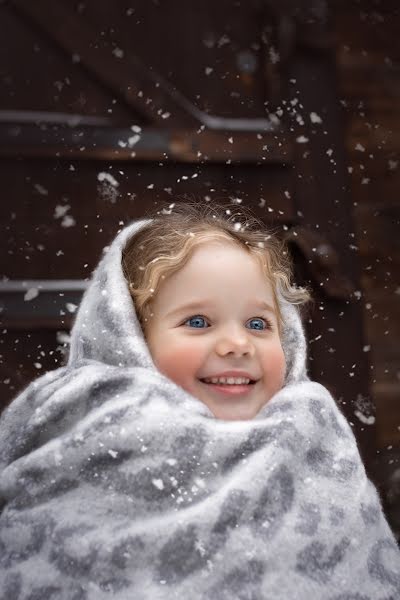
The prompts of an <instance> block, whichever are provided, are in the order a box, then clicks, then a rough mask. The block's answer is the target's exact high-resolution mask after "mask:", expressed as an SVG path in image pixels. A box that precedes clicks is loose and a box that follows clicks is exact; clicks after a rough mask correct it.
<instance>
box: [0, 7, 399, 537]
mask: <svg viewBox="0 0 400 600" xmlns="http://www.w3.org/2000/svg"><path fill="white" fill-rule="evenodd" d="M397 4H398V3H397V2H395V1H389V0H388V1H377V0H376V1H372V0H362V1H358V2H357V1H354V0H350V1H349V0H347V1H336V2H328V1H323V0H319V1H316V0H312V1H307V2H306V1H304V2H295V1H290V0H284V1H280V2H272V1H271V2H268V1H266V0H263V1H261V0H247V1H246V2H245V1H244V0H243V1H232V0H220V1H219V2H212V1H211V0H202V1H201V2H200V1H194V0H192V1H186V2H183V1H178V0H170V1H168V2H162V1H161V0H160V1H156V0H134V1H133V0H132V1H131V2H128V1H124V0H118V1H116V0H113V1H111V0H108V1H107V0H103V1H102V0H86V1H82V2H75V1H70V0H35V2H31V1H30V0H8V1H3V2H0V39H1V40H2V43H1V48H0V177H1V183H2V187H1V189H2V198H1V205H0V206H1V208H0V210H1V223H0V240H1V242H0V243H1V252H0V260H1V265H0V278H1V280H0V318H1V323H0V344H1V345H0V360H1V365H0V367H1V372H0V393H1V407H4V406H6V404H7V403H8V402H9V401H10V400H11V399H12V398H13V397H14V396H15V395H16V394H17V393H18V392H19V391H20V390H21V389H23V388H24V387H25V386H26V385H27V384H28V383H29V382H30V381H32V380H33V379H34V378H36V377H38V376H40V375H41V374H43V373H44V372H46V371H47V370H50V369H54V368H56V367H58V366H60V365H62V364H63V363H64V362H65V359H66V357H67V354H68V332H69V329H70V327H71V324H72V322H73V318H74V314H75V311H76V307H77V306H78V304H79V301H80V298H81V294H82V291H83V290H84V288H85V285H86V281H87V278H88V277H89V276H90V273H91V271H92V269H93V268H94V267H95V266H96V264H97V262H98V260H99V258H100V256H101V253H102V249H103V248H104V247H105V246H107V244H108V243H109V242H110V241H111V240H112V239H113V237H114V236H115V234H116V232H117V231H118V229H119V228H120V227H121V226H123V225H124V224H127V223H128V222H129V221H130V220H132V219H136V218H138V217H141V216H143V215H144V214H145V212H146V211H147V210H150V209H152V208H153V207H154V206H157V203H160V202H163V203H165V202H166V201H168V202H170V203H171V205H173V204H174V203H177V202H179V201H182V200H183V199H185V198H190V199H191V200H193V199H197V200H198V201H199V202H208V203H212V202H213V201H218V202H220V203H221V202H222V203H225V202H226V203H232V202H234V203H236V204H237V205H238V207H240V205H243V206H250V207H251V208H252V209H253V211H254V213H255V214H256V215H257V216H258V217H259V218H261V219H262V220H263V221H264V222H265V224H266V225H272V226H273V227H274V228H275V229H276V230H277V231H278V232H279V235H281V236H282V237H285V238H286V239H287V240H288V242H289V244H290V248H291V252H292V253H293V258H294V260H295V265H296V279H297V281H298V283H300V284H301V283H307V284H308V285H310V286H311V287H312V289H313V295H314V298H315V303H314V306H313V307H312V309H310V311H309V313H308V314H307V315H306V317H305V321H306V327H307V336H308V339H309V348H310V359H309V370H310V375H311V376H312V378H313V379H316V380H318V381H320V382H321V383H323V384H324V385H326V386H327V387H328V388H329V389H330V390H331V391H332V393H333V394H334V396H335V398H336V400H337V402H338V404H339V405H340V407H341V409H342V410H343V412H344V413H345V414H346V416H347V418H348V420H349V421H350V423H351V425H352V427H353V430H354V433H355V435H356V437H357V440H358V442H359V447H360V451H361V453H362V456H363V459H364V462H365V465H366V468H367V471H368V474H369V475H370V477H371V478H372V480H373V481H374V483H375V484H376V485H377V486H378V488H379V491H380V494H381V497H382V500H383V502H384V509H385V511H386V514H387V516H388V519H389V522H390V524H391V526H392V528H393V530H394V532H395V534H396V536H397V538H398V539H400V460H399V459H400V400H399V391H400V369H399V356H400V348H399V343H398V340H399V337H400V335H399V334H400V321H399V318H398V315H399V314H400V311H399V298H400V277H399V275H400V267H399V263H400V252H399V245H400V243H399V233H400V228H399V218H400V211H399V205H400V201H399V190H400V175H399V148H400V135H399V127H398V123H399V118H400V43H399V31H400V9H399V8H398V7H397Z"/></svg>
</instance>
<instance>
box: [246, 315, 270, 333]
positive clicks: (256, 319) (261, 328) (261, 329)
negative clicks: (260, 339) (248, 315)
mask: <svg viewBox="0 0 400 600" xmlns="http://www.w3.org/2000/svg"><path fill="white" fill-rule="evenodd" d="M250 321H256V322H257V321H258V322H259V323H260V322H261V321H264V323H265V324H266V326H267V327H266V329H267V328H268V323H267V321H265V320H264V319H260V318H259V317H256V318H254V319H250ZM256 329H258V330H259V331H263V330H264V327H263V326H262V325H261V327H256Z"/></svg>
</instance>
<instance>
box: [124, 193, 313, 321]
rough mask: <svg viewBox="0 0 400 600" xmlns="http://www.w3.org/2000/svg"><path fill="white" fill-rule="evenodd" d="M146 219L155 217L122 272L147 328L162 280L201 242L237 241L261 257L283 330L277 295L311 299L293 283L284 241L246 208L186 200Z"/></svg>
mask: <svg viewBox="0 0 400 600" xmlns="http://www.w3.org/2000/svg"><path fill="white" fill-rule="evenodd" d="M233 211H236V212H233ZM145 218H150V219H152V222H151V223H150V224H147V225H145V226H144V227H143V228H142V229H140V230H139V231H138V232H137V233H135V234H134V236H132V238H131V239H130V240H129V242H128V243H127V244H126V246H125V248H124V250H123V253H122V268H123V272H124V275H125V278H126V280H127V282H128V284H129V291H130V294H131V297H132V299H133V302H134V305H135V308H136V313H137V316H138V320H139V322H140V325H141V327H142V329H143V332H144V333H145V331H146V324H148V322H149V319H150V317H151V314H152V312H151V301H152V299H153V298H154V296H155V295H156V294H157V291H158V289H159V287H160V285H161V283H162V282H163V281H164V280H165V279H166V278H168V277H169V276H171V275H173V274H174V273H176V272H177V271H179V270H180V269H181V268H182V267H184V265H185V264H186V263H187V262H188V261H189V259H190V257H191V256H192V254H193V251H194V249H195V248H196V247H197V246H200V245H202V244H206V243H207V242H212V241H216V240H220V241H223V242H228V243H231V244H234V245H236V246H238V247H240V248H241V249H243V250H245V251H246V252H248V253H249V254H250V255H252V256H253V257H254V258H255V259H256V260H258V262H259V264H260V266H261V269H262V271H263V272H264V274H265V277H266V278H267V279H268V281H269V282H270V283H271V287H272V293H273V299H274V308H275V310H276V313H277V317H278V328H279V332H280V333H281V330H282V324H283V323H282V313H281V310H280V306H279V301H278V296H279V295H281V296H282V297H283V298H285V299H286V300H287V301H288V302H290V303H292V304H304V303H306V302H308V301H309V300H310V294H309V292H308V290H307V289H306V288H301V287H296V286H295V285H293V284H292V283H291V280H292V263H291V260H290V257H289V253H288V250H287V247H286V244H285V242H284V241H283V240H281V239H279V238H278V237H277V236H276V234H275V233H274V232H272V231H271V230H267V229H266V227H265V225H264V224H263V223H262V221H259V220H258V219H256V218H255V217H254V215H253V214H252V213H251V211H250V209H248V208H247V207H242V206H240V207H239V209H238V206H237V205H236V204H234V205H232V204H228V205H226V206H224V205H221V204H212V205H210V204H201V203H200V202H196V201H194V202H188V201H186V202H179V204H169V206H168V208H166V207H164V208H161V210H160V209H159V210H154V211H153V212H152V213H147V214H146V217H145Z"/></svg>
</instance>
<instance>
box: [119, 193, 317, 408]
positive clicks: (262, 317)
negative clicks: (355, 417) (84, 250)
mask: <svg viewBox="0 0 400 600" xmlns="http://www.w3.org/2000/svg"><path fill="white" fill-rule="evenodd" d="M223 210H224V209H223V207H219V212H220V217H219V219H217V216H216V213H217V207H216V206H213V207H210V206H207V205H206V206H204V207H202V208H199V207H198V206H197V205H193V204H192V205H191V204H185V205H180V206H179V205H178V206H177V207H176V209H175V210H174V211H173V212H172V213H171V214H170V215H168V218H166V217H162V218H160V219H158V220H156V221H155V222H152V223H151V224H149V225H148V226H147V227H144V228H143V229H142V230H141V231H140V233H139V234H138V235H136V236H135V237H133V238H132V240H131V241H130V242H129V243H128V244H127V246H126V248H125V249H124V252H123V266H124V273H125V277H126V279H127V280H128V282H129V288H130V291H131V295H132V298H133V300H134V303H135V306H136V310H137V313H138V318H139V322H140V323H141V326H142V330H143V334H144V336H145V338H146V341H147V344H148V347H149V350H150V353H151V355H152V358H153V361H154V363H155V364H156V366H157V368H158V369H159V370H160V371H161V372H163V373H165V375H167V376H168V377H169V378H170V379H172V380H173V381H175V382H176V383H177V384H178V385H180V386H181V387H182V388H184V389H185V390H187V391H188V392H189V393H191V394H192V395H193V396H196V397H197V398H199V399H200V400H201V401H202V402H204V404H205V405H206V406H208V407H209V409H210V410H211V412H212V413H213V414H214V416H215V417H217V418H220V419H225V420H234V419H252V418H254V417H255V416H256V415H257V414H258V413H259V411H260V409H261V408H262V407H263V406H264V404H266V403H267V402H268V400H269V399H270V398H272V396H273V395H274V394H275V393H276V392H277V391H278V390H279V389H281V387H282V385H283V382H284V375H285V368H286V365H285V357H284V352H283V348H282V343H281V336H282V326H283V323H282V313H281V310H280V305H279V302H278V295H281V296H282V297H283V298H286V299H287V300H288V301H289V302H291V303H294V304H299V303H301V302H305V301H306V300H307V299H308V292H306V291H305V290H303V289H299V288H295V287H294V286H292V285H291V283H290V280H291V265H290V262H289V260H288V254H287V252H286V251H285V249H284V245H283V244H282V243H280V242H279V241H278V239H277V238H275V237H274V236H272V235H271V234H268V235H267V234H266V232H263V231H262V230H261V231H260V230H257V229H255V228H254V227H255V225H258V226H260V225H261V226H262V224H261V223H257V221H256V219H254V218H253V219H252V218H251V216H249V215H247V216H248V218H247V222H246V225H247V230H246V228H243V229H239V228H236V229H235V227H234V223H232V222H231V219H232V218H233V216H234V215H233V216H232V217H231V219H227V218H226V217H225V218H224V215H225V213H224V212H223ZM228 212H229V213H230V212H231V211H230V210H229V209H228ZM243 212H244V209H242V212H241V213H239V214H241V215H243ZM242 218H243V217H242ZM250 224H252V225H253V229H252V230H251V229H250V230H249V229H248V228H249V226H250ZM239 225H240V223H239ZM160 240H162V243H161V244H160ZM239 274H240V275H239ZM232 299H235V301H234V302H232ZM194 310H197V311H200V314H199V313H195V314H193V311H194ZM191 311H192V312H191ZM202 311H203V312H202ZM204 312H205V313H206V314H207V317H205V314H204ZM244 321H247V324H246V325H245V327H244V326H243V322H244ZM206 329H207V330H209V331H207V332H206ZM228 371H231V373H229V374H230V375H231V376H232V375H235V376H236V377H239V376H241V377H245V378H247V379H250V382H249V383H248V382H247V381H246V383H245V384H244V386H243V385H239V384H238V383H233V382H232V383H228V384H227V385H225V386H224V385H218V384H217V383H216V382H211V381H208V382H206V381H205V380H206V379H210V378H213V377H214V378H215V377H216V376H222V375H224V374H225V376H226V375H227V372H228Z"/></svg>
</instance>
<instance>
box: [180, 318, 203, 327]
mask: <svg viewBox="0 0 400 600" xmlns="http://www.w3.org/2000/svg"><path fill="white" fill-rule="evenodd" d="M190 321H197V323H198V322H199V321H200V322H201V321H204V322H205V319H204V317H201V316H200V315H195V316H194V317H190V318H189V319H188V320H187V321H185V323H184V324H185V325H186V323H189V322H190ZM195 329H201V325H200V327H198V326H197V325H195Z"/></svg>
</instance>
